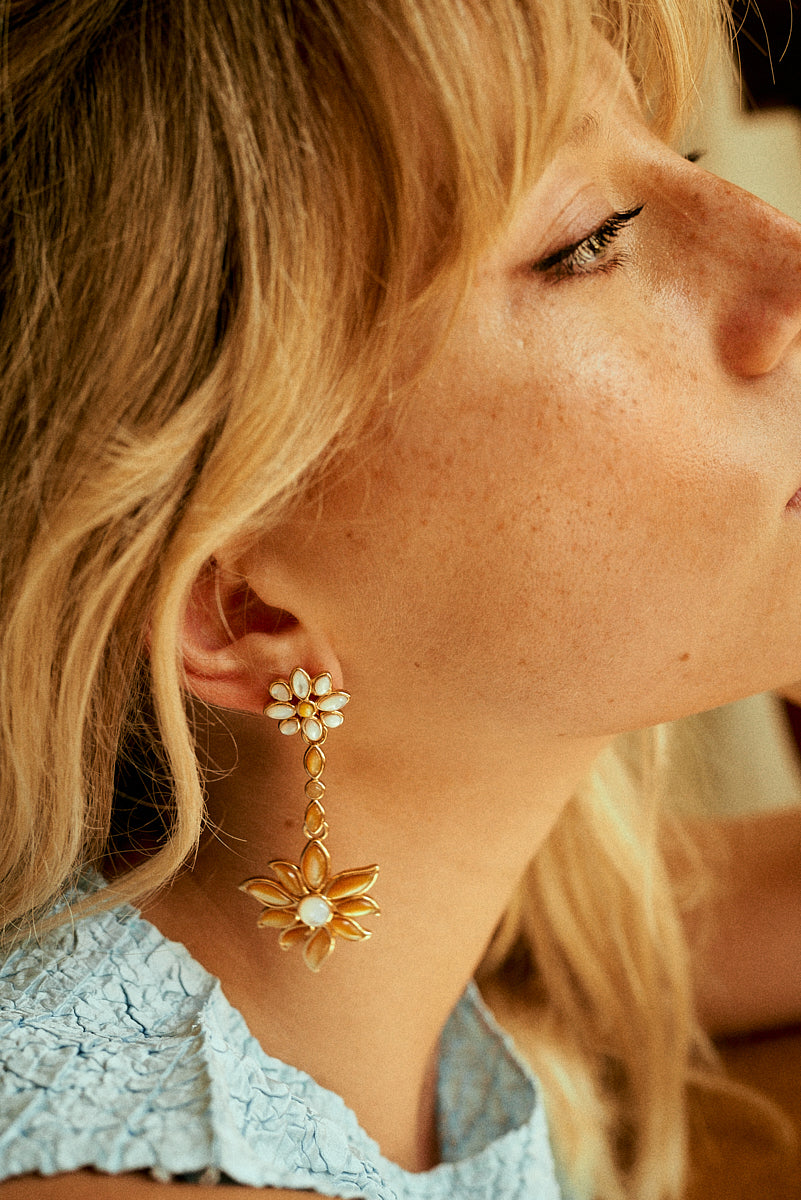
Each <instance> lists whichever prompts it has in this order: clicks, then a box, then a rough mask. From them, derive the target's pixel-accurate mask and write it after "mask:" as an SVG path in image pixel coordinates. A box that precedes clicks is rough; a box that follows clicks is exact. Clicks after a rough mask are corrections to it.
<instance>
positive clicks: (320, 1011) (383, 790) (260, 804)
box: [146, 719, 601, 1170]
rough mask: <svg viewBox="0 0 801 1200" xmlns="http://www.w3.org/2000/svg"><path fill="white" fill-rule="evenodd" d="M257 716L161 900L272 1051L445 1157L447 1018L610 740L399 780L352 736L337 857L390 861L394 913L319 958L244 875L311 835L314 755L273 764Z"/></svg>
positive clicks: (413, 1148) (416, 1152)
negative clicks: (294, 938) (373, 773)
mask: <svg viewBox="0 0 801 1200" xmlns="http://www.w3.org/2000/svg"><path fill="white" fill-rule="evenodd" d="M231 723H232V724H237V723H238V722H237V721H236V719H235V720H234V721H233V722H231ZM250 732H251V730H250V729H249V728H248V724H247V722H244V723H243V727H242V728H237V729H235V735H236V742H237V745H238V747H239V762H240V763H241V764H242V765H241V766H239V767H237V769H236V770H235V771H232V772H231V773H230V774H227V775H226V776H225V777H224V778H221V779H218V780H217V781H216V782H215V783H213V784H212V785H210V786H209V808H210V814H211V817H212V820H213V821H214V822H215V824H216V827H217V828H216V831H215V834H214V835H212V836H209V837H207V838H206V839H205V841H204V844H203V846H202V847H201V850H200V853H199V854H198V857H197V860H196V862H195V864H194V865H193V869H192V871H191V872H187V873H186V874H184V875H183V876H182V877H180V878H179V879H178V880H177V881H176V883H175V884H174V885H173V887H172V888H171V890H170V891H169V892H168V893H166V894H164V895H162V896H161V897H160V898H159V899H158V900H157V901H156V903H154V904H153V905H152V907H151V908H150V909H148V910H147V912H146V915H147V916H148V918H149V919H150V920H152V921H154V923H155V924H156V925H158V926H159V927H160V928H161V929H162V930H163V931H164V933H166V934H167V936H169V937H173V938H176V939H177V940H180V941H183V942H184V943H185V944H186V945H187V946H188V948H189V950H190V951H191V952H192V953H193V954H194V956H195V957H196V958H197V959H198V960H199V961H200V962H201V963H202V964H203V965H204V966H205V967H206V968H207V969H208V970H209V971H211V972H212V973H213V974H215V975H217V976H218V977H219V978H220V980H221V982H222V985H223V988H224V991H225V992H226V995H227V996H228V999H229V1000H230V1001H231V1003H232V1004H234V1005H235V1007H237V1008H238V1009H239V1011H240V1012H241V1013H242V1014H243V1016H244V1018H245V1020H246V1021H247V1023H248V1025H249V1028H250V1030H251V1032H252V1033H253V1034H254V1036H255V1037H256V1038H257V1039H258V1040H259V1042H260V1043H261V1045H262V1046H263V1048H264V1049H265V1051H266V1052H267V1053H268V1054H270V1055H272V1056H274V1057H276V1058H279V1059H281V1060H283V1061H285V1062H288V1063H291V1064H292V1065H293V1066H295V1067H298V1068H299V1069H301V1070H303V1071H306V1072H307V1073H308V1074H309V1075H311V1076H312V1077H313V1078H314V1079H315V1080H316V1081H317V1082H318V1083H320V1084H321V1085H323V1086H324V1087H328V1088H330V1089H331V1090H333V1091H335V1092H337V1093H338V1094H339V1095H340V1096H342V1098H343V1099H344V1100H345V1102H346V1103H347V1104H348V1105H349V1107H351V1108H352V1109H353V1110H354V1111H355V1113H356V1115H357V1117H358V1118H359V1120H360V1122H361V1124H362V1126H363V1127H364V1128H365V1130H366V1131H367V1132H368V1133H369V1134H370V1135H371V1136H372V1137H374V1138H375V1139H376V1141H377V1142H378V1143H379V1145H380V1147H381V1150H382V1152H383V1153H384V1154H385V1155H386V1156H387V1157H388V1158H390V1159H392V1160H393V1161H395V1162H397V1163H399V1164H400V1165H401V1166H403V1167H405V1168H406V1169H407V1170H423V1169H427V1168H428V1167H430V1166H432V1165H433V1164H434V1163H435V1162H436V1161H437V1147H436V1136H435V1132H434V1130H435V1119H434V1117H435V1114H434V1102H435V1081H436V1061H437V1046H438V1040H439V1036H440V1033H441V1031H442V1028H443V1025H444V1023H445V1021H446V1020H447V1017H448V1014H449V1013H450V1011H451V1010H452V1008H453V1006H454V1005H455V1003H456V1002H457V1000H458V999H459V996H460V995H461V993H462V991H463V990H464V987H465V985H466V983H467V981H468V980H469V979H470V978H471V976H472V975H473V973H474V971H475V969H476V967H477V965H478V963H479V962H480V960H481V958H482V956H483V954H484V951H485V949H486V947H487V944H488V942H489V940H490V939H491V937H492V933H493V930H494V929H495V927H496V925H497V923H498V921H499V920H500V918H501V916H502V914H503V912H504V910H505V908H506V906H507V904H508V902H509V899H510V897H511V894H512V892H513V891H514V888H515V886H516V884H517V882H518V880H519V878H520V876H521V875H522V873H523V871H524V869H525V867H526V865H527V863H528V861H529V860H530V859H531V857H532V856H533V854H534V852H535V851H536V849H537V848H538V846H539V845H540V844H541V842H542V841H543V840H544V839H545V837H546V836H547V834H548V832H549V830H550V828H551V826H552V824H553V822H554V821H555V819H556V817H557V816H558V814H559V812H560V811H561V809H562V807H563V805H564V804H565V802H566V801H567V800H568V799H569V798H570V796H571V794H572V793H573V792H574V790H575V788H576V786H577V785H578V784H579V782H580V781H581V779H582V778H583V777H584V776H585V775H586V773H587V771H588V769H589V767H590V765H591V762H592V760H593V758H594V757H595V756H596V755H597V753H598V751H599V750H600V749H601V743H600V742H598V741H597V740H592V741H587V742H582V743H576V744H574V745H572V746H571V747H569V748H566V747H565V745H564V744H561V745H560V746H559V748H558V752H557V751H556V749H555V748H553V747H551V748H549V747H546V746H544V745H543V746H540V747H538V748H537V753H536V760H537V773H536V786H533V785H532V786H531V787H530V788H529V787H527V786H525V785H524V784H521V782H520V780H521V773H520V770H519V767H520V764H519V761H518V762H517V764H516V771H515V777H514V780H511V779H508V778H506V777H505V776H504V773H503V771H500V772H498V771H492V772H486V773H485V774H483V776H482V773H481V772H479V771H474V772H473V773H472V775H471V776H470V777H466V776H463V777H462V778H460V779H459V780H458V781H456V782H455V783H454V782H453V780H451V782H450V786H446V785H445V784H444V783H443V782H441V781H438V780H437V778H436V775H435V773H434V772H433V771H427V772H420V764H415V765H414V766H413V767H411V766H410V767H409V769H407V770H404V771H403V774H401V772H400V771H398V772H396V774H395V776H394V777H393V779H392V782H391V787H387V785H386V783H385V782H384V783H383V784H382V782H381V780H380V779H370V778H369V776H370V772H369V770H366V769H365V764H364V762H363V761H357V759H358V755H350V756H349V755H348V754H347V753H346V747H345V744H344V739H343V746H342V753H341V755H340V760H339V765H338V767H337V770H336V776H335V775H334V771H333V770H331V772H330V774H331V779H330V781H328V782H329V792H330V795H331V800H330V802H329V801H328V795H327V796H326V808H327V815H328V821H329V825H330V834H329V837H328V840H327V843H326V845H327V848H328V849H329V851H330V854H331V860H332V863H331V865H332V871H333V872H338V871H341V870H346V869H350V868H354V867H361V866H365V865H369V864H371V863H373V862H378V863H379V864H380V876H379V879H378V882H377V883H376V886H375V888H374V895H375V897H376V899H377V900H378V901H379V902H380V904H381V908H382V914H381V916H380V917H370V918H365V919H364V924H365V926H366V927H370V928H371V929H372V930H374V936H373V937H372V938H371V940H370V941H368V942H363V943H356V944H354V943H349V942H346V941H343V940H340V939H337V942H336V949H335V951H334V953H333V955H332V957H331V958H330V959H328V960H327V961H326V962H325V963H324V964H323V966H322V969H321V970H320V972H319V974H312V973H311V972H310V971H309V970H308V969H307V968H306V966H305V964H304V963H303V961H302V956H301V953H300V951H299V950H298V949H293V950H291V951H289V952H286V953H284V952H282V951H281V950H280V949H279V948H278V945H277V933H276V931H275V930H272V929H259V928H258V927H257V925H256V919H257V917H258V915H259V912H260V909H259V907H257V905H256V903H254V900H253V898H252V897H250V896H247V895H245V894H243V893H242V892H240V891H239V890H238V885H239V884H240V883H241V882H242V881H243V880H244V879H247V878H250V877H253V876H267V877H269V875H270V872H269V871H268V870H267V863H268V862H269V861H270V860H271V859H274V858H287V859H289V860H290V861H294V862H297V861H298V856H299V853H300V851H301V850H302V848H303V845H304V841H305V839H304V838H303V835H302V833H301V832H300V825H301V822H302V813H303V807H304V801H303V791H302V780H303V777H302V775H301V774H300V773H299V772H298V770H297V769H296V767H295V765H294V763H293V757H294V759H297V758H299V757H300V755H299V754H295V755H294V756H291V755H289V756H287V754H286V752H285V751H284V747H281V748H280V749H281V752H282V753H281V754H280V755H279V756H278V757H277V758H276V757H273V758H272V759H271V761H269V762H268V761H267V760H266V758H265V753H264V747H263V746H262V745H261V744H260V738H261V736H262V735H261V730H260V729H258V730H256V731H255V733H254V737H255V742H254V743H253V744H251V745H249V746H248V745H247V743H248V741H249V740H250V737H249V734H250ZM286 741H287V742H292V743H294V742H296V741H297V743H298V745H300V742H299V739H295V738H293V739H286ZM293 749H295V747H294V746H293ZM329 757H330V758H331V760H332V765H333V760H334V755H333V754H331V755H329ZM215 761H219V758H217V757H216V756H215ZM496 761H497V760H496ZM410 762H411V760H410ZM401 766H402V763H401ZM415 775H418V776H419V775H422V779H421V778H417V779H415V778H414V776H415ZM365 777H368V778H365ZM423 779H424V780H425V783H423Z"/></svg>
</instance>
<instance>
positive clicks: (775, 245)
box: [712, 180, 801, 377]
mask: <svg viewBox="0 0 801 1200" xmlns="http://www.w3.org/2000/svg"><path fill="white" fill-rule="evenodd" d="M715 183H716V187H715V192H716V201H715V206H714V210H713V213H712V217H713V219H714V221H715V223H716V225H717V238H716V239H715V240H716V249H717V260H718V265H717V269H718V271H719V274H718V278H717V281H716V290H717V297H718V306H719V307H718V338H719V349H720V354H721V357H722V359H723V361H724V363H725V365H726V367H727V368H728V369H729V370H730V371H732V372H734V373H735V374H737V375H740V376H743V377H749V376H752V377H756V376H759V375H766V374H768V373H770V372H771V371H773V370H774V369H775V368H776V367H778V366H779V365H780V364H781V363H782V361H783V360H784V358H785V356H786V355H787V353H788V352H789V351H791V350H792V349H793V348H794V347H796V346H798V347H801V225H799V224H798V223H797V222H796V221H794V220H792V218H790V217H787V216H785V215H784V214H783V213H780V212H778V211H777V210H776V209H774V208H771V206H770V205H769V204H765V203H764V201H762V200H759V199H757V197H756V196H752V195H750V193H748V192H744V191H742V190H741V189H740V188H736V187H734V185H732V184H728V183H723V181H720V180H716V181H715Z"/></svg>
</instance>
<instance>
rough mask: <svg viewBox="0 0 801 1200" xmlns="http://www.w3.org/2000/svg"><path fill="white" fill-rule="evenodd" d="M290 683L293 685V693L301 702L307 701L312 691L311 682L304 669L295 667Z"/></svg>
mask: <svg viewBox="0 0 801 1200" xmlns="http://www.w3.org/2000/svg"><path fill="white" fill-rule="evenodd" d="M289 682H290V683H291V684H292V691H293V692H294V693H295V695H296V696H297V697H299V699H301V700H305V699H306V697H307V696H308V694H309V692H310V691H311V680H310V679H309V676H308V675H307V674H306V672H305V671H304V670H303V667H295V670H294V671H293V672H292V674H291V675H290V677H289Z"/></svg>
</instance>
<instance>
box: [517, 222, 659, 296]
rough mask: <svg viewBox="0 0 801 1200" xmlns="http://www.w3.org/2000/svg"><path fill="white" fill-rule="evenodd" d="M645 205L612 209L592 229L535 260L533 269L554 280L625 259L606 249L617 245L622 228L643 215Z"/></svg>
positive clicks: (606, 267) (608, 268)
mask: <svg viewBox="0 0 801 1200" xmlns="http://www.w3.org/2000/svg"><path fill="white" fill-rule="evenodd" d="M643 207H644V206H643V205H642V204H640V205H638V206H637V207H636V208H630V209H628V210H627V211H626V212H618V213H612V216H611V217H608V218H607V220H606V221H604V223H603V225H599V226H598V228H597V229H596V230H595V231H594V232H593V233H590V234H588V235H587V237H583V238H581V239H580V240H579V241H578V242H573V243H572V244H571V245H570V246H564V247H563V248H562V249H561V250H557V251H556V252H555V253H554V254H549V255H547V257H546V258H541V259H540V261H539V262H538V263H535V264H534V267H533V269H534V270H535V271H536V272H537V274H539V275H547V276H548V277H549V278H550V279H551V280H553V281H554V282H557V281H559V280H561V279H570V278H573V277H575V276H577V275H589V274H591V273H593V272H595V271H611V270H613V269H614V268H615V267H617V266H619V264H620V263H621V262H622V261H623V256H622V255H621V254H614V255H612V256H611V257H610V258H607V257H606V251H607V250H608V249H609V247H610V246H612V245H614V243H615V241H616V240H617V238H618V235H619V234H620V232H621V230H623V229H624V228H625V227H626V225H628V224H629V222H630V221H633V220H634V218H635V217H638V216H639V215H640V213H641V212H642V210H643Z"/></svg>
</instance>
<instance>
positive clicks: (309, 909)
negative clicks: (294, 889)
mask: <svg viewBox="0 0 801 1200" xmlns="http://www.w3.org/2000/svg"><path fill="white" fill-rule="evenodd" d="M298 916H299V917H300V919H301V921H302V922H303V924H304V925H308V926H309V928H310V929H319V927H320V926H321V925H326V924H327V923H328V921H329V920H330V918H331V905H330V904H329V903H328V901H327V900H326V898H325V896H304V898H303V899H302V900H301V902H300V904H299V905H298Z"/></svg>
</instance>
